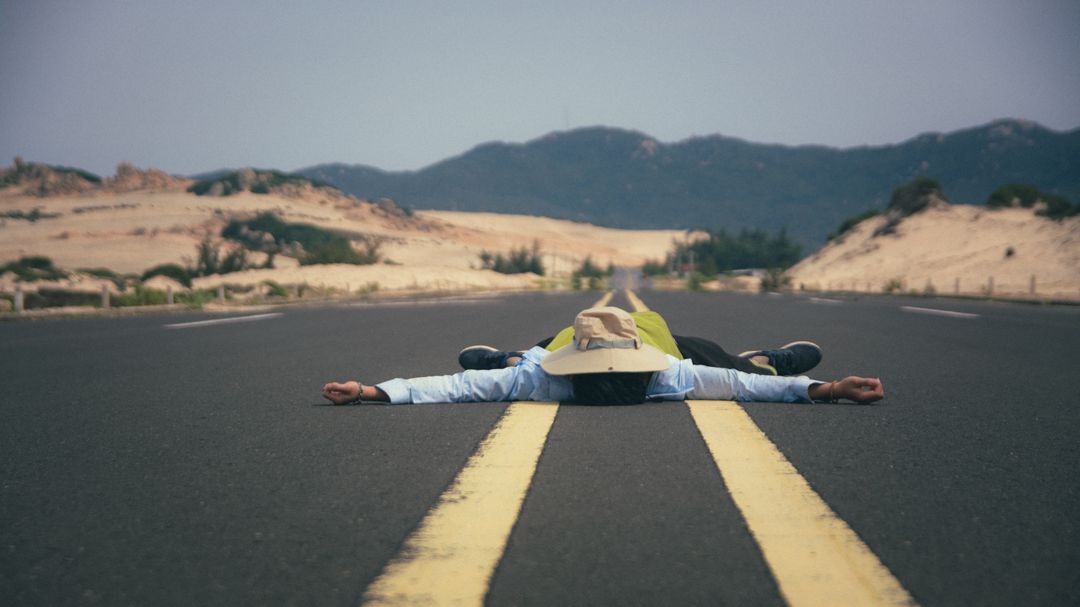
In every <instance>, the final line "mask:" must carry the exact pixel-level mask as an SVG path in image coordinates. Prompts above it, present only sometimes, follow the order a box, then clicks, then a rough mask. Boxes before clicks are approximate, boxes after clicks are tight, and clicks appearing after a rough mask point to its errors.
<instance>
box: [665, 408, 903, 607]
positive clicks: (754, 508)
mask: <svg viewBox="0 0 1080 607" xmlns="http://www.w3.org/2000/svg"><path fill="white" fill-rule="evenodd" d="M686 404H687V406H688V407H690V413H691V415H692V416H693V418H694V422H695V423H696V424H697V427H698V429H699V430H700V431H701V435H702V437H703V438H704V439H705V444H706V445H707V446H708V447H709V451H710V452H711V453H712V456H713V459H714V460H716V466H717V468H719V469H720V474H721V476H723V478H724V482H725V483H726V484H727V488H728V490H729V491H730V492H731V496H732V498H733V499H734V500H735V504H736V505H737V506H738V507H739V510H740V511H741V512H742V515H743V518H744V519H745V520H746V524H747V526H748V527H749V528H750V532H751V533H752V534H753V535H754V538H755V539H756V540H757V543H758V545H759V546H760V547H761V552H762V553H763V554H764V556H765V561H766V563H768V565H769V569H770V570H771V571H772V574H773V577H775V578H776V582H777V585H778V586H779V587H780V593H781V594H782V595H783V597H784V599H785V600H786V601H787V603H788V604H789V605H793V606H796V607H798V606H802V605H913V604H915V601H914V600H913V599H912V598H911V595H909V594H908V592H907V591H906V590H905V589H904V587H903V586H901V585H900V582H898V581H897V580H896V578H895V577H893V575H892V573H891V572H890V571H889V570H888V569H887V568H886V567H885V566H884V565H882V564H881V561H880V560H878V558H877V556H876V555H874V553H873V552H871V551H870V548H868V547H867V546H866V544H864V543H863V542H862V540H860V539H859V536H858V535H856V534H855V532H854V531H852V530H851V528H850V527H848V525H847V523H845V522H844V521H843V520H841V519H840V518H839V517H838V516H837V515H836V514H835V513H834V512H833V511H832V510H831V509H830V508H829V506H828V505H827V504H825V502H824V501H823V500H822V499H821V497H820V496H818V494H817V493H815V492H814V490H813V489H812V488H811V487H810V484H809V483H807V482H806V479H804V478H803V477H802V476H801V475H799V472H798V471H797V470H796V469H795V467H794V466H792V465H791V463H790V462H788V460H787V459H786V458H785V457H784V455H783V454H782V453H780V450H779V449H777V448H776V446H775V445H774V444H773V443H772V442H771V441H770V440H769V439H768V437H767V436H765V434H764V433H763V432H762V431H761V430H760V429H759V428H758V427H757V425H756V424H755V423H754V421H753V420H752V419H750V416H749V415H748V414H747V413H746V411H744V410H743V408H742V407H740V406H738V405H736V404H735V403H733V402H730V401H694V400H690V401H686Z"/></svg>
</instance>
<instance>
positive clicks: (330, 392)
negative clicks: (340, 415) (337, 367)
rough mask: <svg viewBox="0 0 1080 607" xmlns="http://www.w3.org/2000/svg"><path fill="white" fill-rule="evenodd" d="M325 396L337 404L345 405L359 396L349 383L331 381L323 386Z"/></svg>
mask: <svg viewBox="0 0 1080 607" xmlns="http://www.w3.org/2000/svg"><path fill="white" fill-rule="evenodd" d="M322 395H323V398H325V399H326V400H328V401H330V402H332V403H334V404H335V405H344V404H346V403H349V402H352V401H354V400H356V397H357V396H358V395H357V394H356V393H355V391H354V390H352V389H350V387H349V385H348V384H344V383H339V382H330V383H328V384H326V385H324V386H323V388H322Z"/></svg>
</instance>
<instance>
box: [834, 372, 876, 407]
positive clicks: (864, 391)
mask: <svg viewBox="0 0 1080 607" xmlns="http://www.w3.org/2000/svg"><path fill="white" fill-rule="evenodd" d="M835 384H836V385H835V387H834V388H833V390H834V391H833V396H835V397H836V398H838V399H840V398H846V399H848V400H851V401H855V402H857V403H872V402H875V401H879V400H881V399H883V398H885V387H884V386H882V385H881V380H880V379H878V378H876V377H854V376H852V377H845V378H844V379H841V380H840V381H837V382H835Z"/></svg>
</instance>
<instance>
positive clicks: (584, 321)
mask: <svg viewBox="0 0 1080 607" xmlns="http://www.w3.org/2000/svg"><path fill="white" fill-rule="evenodd" d="M668 364H669V363H668V358H667V354H664V353H663V352H662V351H661V350H660V349H659V348H655V347H653V346H650V345H649V344H647V343H644V342H643V341H642V340H641V336H640V335H639V334H638V330H637V325H636V324H635V323H634V319H633V318H632V317H631V316H630V314H629V313H628V312H627V311H626V310H623V309H621V308H616V307H613V306H604V307H600V308H589V309H587V310H582V311H581V312H579V313H578V315H577V317H576V318H574V340H573V341H572V342H571V343H569V344H567V345H565V346H563V347H561V348H559V349H558V350H555V351H554V352H552V353H551V354H548V355H547V356H546V357H544V359H543V360H542V361H540V366H541V367H542V368H543V369H544V371H547V372H548V373H550V374H551V375H580V374H583V373H636V372H646V371H661V370H664V369H667V368H668Z"/></svg>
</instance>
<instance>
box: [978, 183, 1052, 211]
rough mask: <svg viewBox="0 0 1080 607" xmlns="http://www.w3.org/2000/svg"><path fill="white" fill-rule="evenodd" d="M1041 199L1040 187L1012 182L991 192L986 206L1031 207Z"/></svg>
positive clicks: (996, 207)
mask: <svg viewBox="0 0 1080 607" xmlns="http://www.w3.org/2000/svg"><path fill="white" fill-rule="evenodd" d="M1037 200H1039V188H1037V187H1035V186H1033V185H1031V184H1028V183H1010V184H1008V185H1003V186H1001V187H1000V188H998V189H996V190H994V191H993V192H991V193H990V197H989V198H987V199H986V206H988V207H990V208H992V209H1000V208H1004V207H1011V206H1014V205H1013V203H1014V202H1015V203H1016V205H1017V206H1021V207H1024V208H1025V209H1030V208H1031V207H1032V206H1034V204H1035V202H1036V201H1037Z"/></svg>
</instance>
